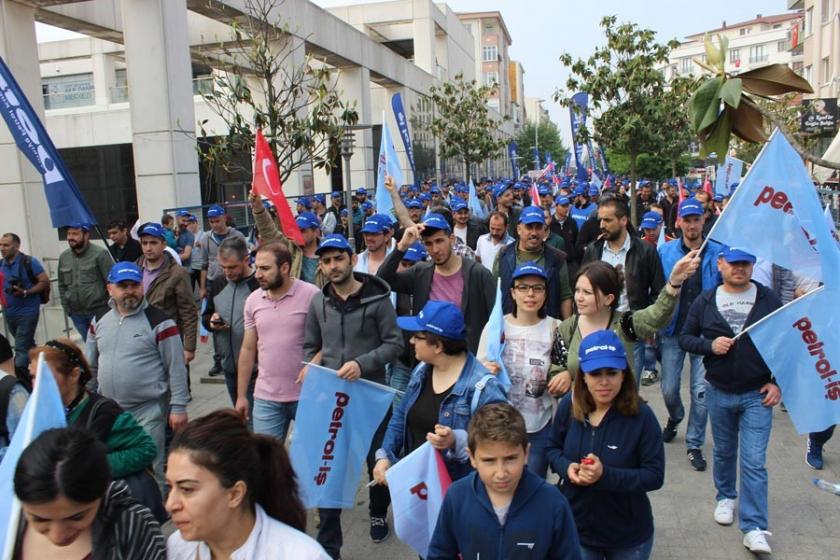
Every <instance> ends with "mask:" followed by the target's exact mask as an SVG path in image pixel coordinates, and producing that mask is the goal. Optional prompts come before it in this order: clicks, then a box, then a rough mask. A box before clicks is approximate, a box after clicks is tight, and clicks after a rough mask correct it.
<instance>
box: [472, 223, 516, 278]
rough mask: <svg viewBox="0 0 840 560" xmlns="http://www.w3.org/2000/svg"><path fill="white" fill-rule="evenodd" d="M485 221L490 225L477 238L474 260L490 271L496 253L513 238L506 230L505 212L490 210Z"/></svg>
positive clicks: (512, 240) (511, 241)
mask: <svg viewBox="0 0 840 560" xmlns="http://www.w3.org/2000/svg"><path fill="white" fill-rule="evenodd" d="M487 223H488V225H489V226H490V232H489V233H485V234H484V235H482V236H481V237H479V238H478V242H477V243H476V248H475V260H477V261H478V262H480V263H481V264H482V265H484V268H486V269H487V270H489V271H491V272H492V271H493V263H495V262H496V255H497V254H498V253H499V251H500V250H501V248H502V247H505V246H506V245H509V244H511V243H513V242H514V239H513V237H511V236H510V234H509V233H508V231H507V230H508V223H507V216H506V215H505V214H502V213H501V212H492V213H491V214H490V218H489V219H488V220H487Z"/></svg>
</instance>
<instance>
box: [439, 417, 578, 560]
mask: <svg viewBox="0 0 840 560" xmlns="http://www.w3.org/2000/svg"><path fill="white" fill-rule="evenodd" d="M468 453H469V456H470V462H471V463H472V465H473V467H474V468H475V470H476V472H474V473H472V474H470V475H468V476H466V477H464V478H462V479H461V480H459V481H457V482H455V483H453V484H452V486H451V487H450V488H449V491H448V492H447V494H446V498H445V499H444V500H443V506H442V507H441V510H440V516H439V517H438V522H437V526H436V527H435V532H434V535H432V542H431V543H430V544H429V552H428V554H427V556H426V560H443V559H446V560H451V559H452V558H458V557H460V558H463V559H464V560H474V559H480V560H501V559H503V558H528V559H529V560H530V559H558V560H559V559H561V558H562V559H565V560H575V559H580V557H581V556H580V541H579V540H578V534H577V529H576V528H575V520H574V518H573V517H572V510H571V508H570V507H569V502H567V501H566V498H565V497H564V496H563V495H562V494H561V493H560V491H559V490H558V489H557V488H555V487H554V486H552V485H550V484H548V483H547V482H546V481H545V480H543V479H542V478H541V477H539V476H537V475H535V474H534V473H532V472H531V471H529V470H528V469H526V468H525V463H526V461H527V458H528V432H527V431H526V430H525V420H524V419H523V418H522V415H521V414H519V412H518V411H517V410H516V409H515V408H513V406H511V405H510V404H507V403H494V404H489V405H486V406H483V407H481V408H480V409H479V410H478V411H477V412H476V413H475V415H474V416H473V418H472V420H471V421H470V427H469V438H468ZM459 555H460V556H459Z"/></svg>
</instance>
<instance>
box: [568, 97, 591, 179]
mask: <svg viewBox="0 0 840 560" xmlns="http://www.w3.org/2000/svg"><path fill="white" fill-rule="evenodd" d="M587 105H589V95H588V94H586V93H582V92H581V93H576V94H574V95H573V96H572V104H571V105H569V116H570V117H571V120H572V147H573V149H574V152H575V165H576V166H577V177H578V179H580V180H582V181H586V180H587V178H588V177H587V176H586V168H585V167H584V165H583V150H584V144H583V143H582V142H579V141H578V137H577V136H578V129H580V127H582V126H584V125H585V124H586V111H587ZM576 107H577V109H576Z"/></svg>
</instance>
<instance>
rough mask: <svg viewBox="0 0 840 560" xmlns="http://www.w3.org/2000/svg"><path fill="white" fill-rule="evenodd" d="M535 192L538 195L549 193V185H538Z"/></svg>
mask: <svg viewBox="0 0 840 560" xmlns="http://www.w3.org/2000/svg"><path fill="white" fill-rule="evenodd" d="M537 193H538V194H539V195H540V196H547V195H550V194H551V187H549V186H548V185H540V186H539V187H537Z"/></svg>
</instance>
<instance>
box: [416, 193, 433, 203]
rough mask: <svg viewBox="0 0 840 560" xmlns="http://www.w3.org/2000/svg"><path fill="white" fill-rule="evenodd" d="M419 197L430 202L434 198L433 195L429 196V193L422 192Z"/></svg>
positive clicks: (422, 200)
mask: <svg viewBox="0 0 840 560" xmlns="http://www.w3.org/2000/svg"><path fill="white" fill-rule="evenodd" d="M417 198H419V199H420V201H421V202H428V201H430V200H432V197H431V196H429V193H420V196H418V197H417Z"/></svg>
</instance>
